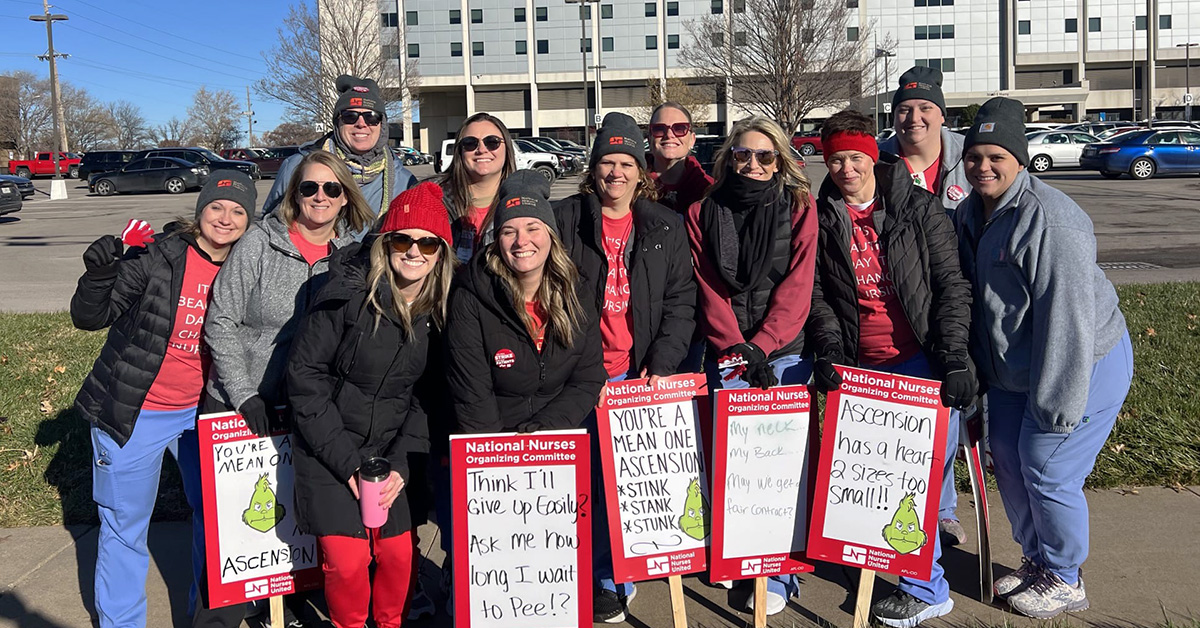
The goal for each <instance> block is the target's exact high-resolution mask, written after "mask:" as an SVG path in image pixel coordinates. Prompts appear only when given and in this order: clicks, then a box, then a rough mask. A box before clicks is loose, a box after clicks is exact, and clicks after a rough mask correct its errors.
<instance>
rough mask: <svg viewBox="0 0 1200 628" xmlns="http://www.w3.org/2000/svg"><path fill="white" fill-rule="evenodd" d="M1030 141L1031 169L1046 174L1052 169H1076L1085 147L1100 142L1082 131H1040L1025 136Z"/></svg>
mask: <svg viewBox="0 0 1200 628" xmlns="http://www.w3.org/2000/svg"><path fill="white" fill-rule="evenodd" d="M1025 137H1026V138H1028V139H1029V169H1030V170H1032V171H1033V172H1045V171H1047V170H1049V169H1051V168H1075V167H1078V166H1079V156H1080V155H1081V154H1083V147H1084V146H1087V145H1088V144H1095V143H1096V142H1099V141H1100V140H1099V139H1097V138H1096V136H1094V135H1088V134H1087V133H1084V132H1082V131H1074V132H1071V131H1060V130H1058V129H1056V130H1054V131H1039V132H1035V133H1028V134H1026V135H1025Z"/></svg>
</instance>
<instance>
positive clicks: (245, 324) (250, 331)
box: [204, 213, 353, 408]
mask: <svg viewBox="0 0 1200 628" xmlns="http://www.w3.org/2000/svg"><path fill="white" fill-rule="evenodd" d="M338 231H339V233H340V234H341V235H338V236H337V237H335V238H334V239H333V241H332V243H333V245H334V247H341V246H345V245H346V244H349V243H350V242H352V241H353V238H352V237H351V236H350V235H349V234H347V233H345V230H344V229H342V228H339V229H338ZM327 270H329V258H328V257H326V258H324V259H322V260H320V261H318V262H317V263H316V264H314V265H313V266H309V265H308V262H306V261H304V257H303V256H302V255H300V251H299V250H297V249H296V245H295V244H292V240H291V238H290V237H288V228H287V225H285V224H284V223H283V220H282V219H281V218H280V217H279V214H278V213H272V214H270V215H268V216H266V217H265V218H263V219H262V220H260V221H258V222H257V223H255V224H254V225H253V226H251V227H250V229H248V230H247V231H246V235H244V236H242V238H241V240H239V241H238V243H237V245H235V246H234V247H233V250H232V251H230V253H229V258H228V259H227V260H225V263H224V264H223V265H222V266H221V272H220V273H218V274H217V279H216V281H214V282H213V285H212V296H211V300H210V302H209V305H208V312H207V315H206V320H205V321H204V340H205V342H207V343H208V347H209V349H210V351H211V352H212V366H213V368H212V369H210V372H209V377H208V384H207V390H208V393H209V394H210V395H212V396H213V397H215V398H218V399H221V400H222V401H224V402H225V403H226V404H228V405H229V406H230V407H232V408H239V407H241V405H242V404H243V403H245V402H246V400H247V399H249V398H250V397H253V396H254V395H260V396H261V397H262V398H263V399H264V400H266V401H267V402H268V403H273V402H278V403H282V402H284V401H286V399H287V397H286V395H285V394H284V393H285V391H284V389H283V388H284V380H285V376H286V374H287V357H288V350H289V349H290V348H291V342H292V336H293V335H294V334H295V333H296V327H297V326H298V325H299V323H300V319H301V318H302V317H303V316H304V312H305V310H306V309H308V304H309V303H310V302H311V301H312V299H313V297H315V296H316V294H317V292H318V291H319V290H320V288H321V286H322V285H323V284H324V280H325V277H323V276H322V275H323V274H324V273H325V271H327Z"/></svg>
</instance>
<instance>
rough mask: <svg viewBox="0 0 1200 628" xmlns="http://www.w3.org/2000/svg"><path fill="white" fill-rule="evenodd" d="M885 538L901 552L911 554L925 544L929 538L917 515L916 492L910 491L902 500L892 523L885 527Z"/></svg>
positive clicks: (893, 547) (892, 546)
mask: <svg viewBox="0 0 1200 628" xmlns="http://www.w3.org/2000/svg"><path fill="white" fill-rule="evenodd" d="M883 540H884V541H886V542H887V544H888V545H889V546H890V547H891V548H892V549H894V550H896V551H897V552H900V553H901V554H911V553H912V552H915V551H917V550H919V549H921V548H922V547H924V546H925V542H926V541H928V540H929V538H928V535H926V534H925V531H924V530H922V529H921V519H920V518H919V517H918V516H917V503H916V494H914V493H909V494H907V495H905V496H904V497H903V498H902V499H901V500H900V507H899V508H897V509H896V514H894V515H892V521H891V523H888V524H887V525H886V526H884V528H883Z"/></svg>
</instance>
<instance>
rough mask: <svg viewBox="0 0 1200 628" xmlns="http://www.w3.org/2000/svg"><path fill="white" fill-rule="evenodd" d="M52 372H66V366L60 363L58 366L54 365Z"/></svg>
mask: <svg viewBox="0 0 1200 628" xmlns="http://www.w3.org/2000/svg"><path fill="white" fill-rule="evenodd" d="M54 372H55V373H66V372H67V367H65V366H61V365H60V366H56V367H54Z"/></svg>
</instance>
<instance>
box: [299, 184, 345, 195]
mask: <svg viewBox="0 0 1200 628" xmlns="http://www.w3.org/2000/svg"><path fill="white" fill-rule="evenodd" d="M318 188H319V189H322V190H325V196H328V197H329V198H337V197H339V196H341V195H342V184H341V183H338V182H337V181H326V182H324V183H317V182H316V181H301V182H300V185H299V186H297V187H296V189H297V190H298V191H299V192H300V196H303V197H304V198H308V197H310V196H313V195H315V194H316V193H317V189H318Z"/></svg>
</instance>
